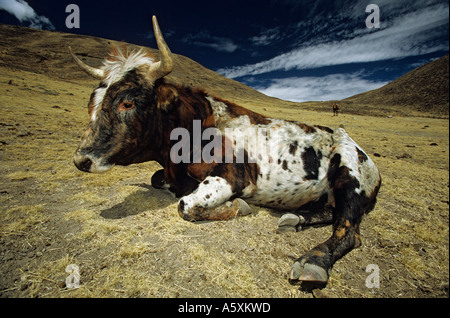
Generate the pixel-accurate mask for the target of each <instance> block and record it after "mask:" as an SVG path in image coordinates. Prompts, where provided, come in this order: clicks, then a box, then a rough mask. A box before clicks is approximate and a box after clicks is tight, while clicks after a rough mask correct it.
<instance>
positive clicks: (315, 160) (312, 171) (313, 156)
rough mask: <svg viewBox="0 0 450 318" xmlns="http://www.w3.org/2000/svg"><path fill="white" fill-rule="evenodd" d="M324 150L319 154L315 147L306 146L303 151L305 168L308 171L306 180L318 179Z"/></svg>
mask: <svg viewBox="0 0 450 318" xmlns="http://www.w3.org/2000/svg"><path fill="white" fill-rule="evenodd" d="M321 159H322V152H320V151H319V153H318V154H317V153H316V151H315V150H314V148H313V147H309V148H306V149H305V151H304V152H303V153H302V160H303V169H304V170H305V172H306V176H305V179H306V180H317V179H318V177H319V168H320V160H321Z"/></svg>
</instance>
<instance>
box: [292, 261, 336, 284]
mask: <svg viewBox="0 0 450 318" xmlns="http://www.w3.org/2000/svg"><path fill="white" fill-rule="evenodd" d="M327 281H328V274H327V271H326V270H325V269H323V268H322V267H320V266H317V265H314V264H308V263H306V264H304V265H301V264H300V263H299V262H295V263H294V265H292V268H291V273H290V274H289V282H290V283H291V284H292V285H300V284H301V283H302V282H308V283H317V284H326V283H327Z"/></svg>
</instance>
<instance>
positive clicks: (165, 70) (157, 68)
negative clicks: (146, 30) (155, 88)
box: [148, 16, 173, 80]
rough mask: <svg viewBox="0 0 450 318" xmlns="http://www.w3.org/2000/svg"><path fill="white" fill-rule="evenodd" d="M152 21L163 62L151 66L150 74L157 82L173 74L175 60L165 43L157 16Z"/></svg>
mask: <svg viewBox="0 0 450 318" xmlns="http://www.w3.org/2000/svg"><path fill="white" fill-rule="evenodd" d="M152 21H153V31H154V33H155V38H156V43H157V44H158V49H159V52H160V59H161V60H160V61H159V62H156V63H153V64H152V65H151V66H150V69H149V72H148V73H149V75H150V77H151V78H152V79H153V80H157V79H160V78H162V77H164V76H166V75H167V74H169V73H170V72H172V69H173V60H172V53H171V52H170V49H169V47H168V46H167V44H166V41H164V38H163V36H162V34H161V30H160V29H159V25H158V20H157V19H156V17H155V16H153V17H152Z"/></svg>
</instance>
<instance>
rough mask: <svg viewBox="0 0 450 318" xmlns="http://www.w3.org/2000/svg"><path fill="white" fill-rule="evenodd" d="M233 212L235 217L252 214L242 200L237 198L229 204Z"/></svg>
mask: <svg viewBox="0 0 450 318" xmlns="http://www.w3.org/2000/svg"><path fill="white" fill-rule="evenodd" d="M231 208H232V209H233V211H236V214H235V215H236V216H245V215H248V214H250V213H251V212H252V209H251V208H250V206H249V205H248V204H247V202H245V201H244V200H242V199H240V198H237V199H234V200H233V203H232V204H231Z"/></svg>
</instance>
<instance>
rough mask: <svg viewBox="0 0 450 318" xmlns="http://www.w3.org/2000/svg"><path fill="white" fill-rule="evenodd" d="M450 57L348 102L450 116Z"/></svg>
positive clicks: (445, 57) (353, 97) (420, 68)
mask: <svg viewBox="0 0 450 318" xmlns="http://www.w3.org/2000/svg"><path fill="white" fill-rule="evenodd" d="M448 71H449V67H448V54H447V55H446V56H444V57H441V58H440V59H437V60H434V61H432V62H430V63H428V64H425V65H422V66H420V67H418V68H416V69H414V70H412V71H411V72H409V73H407V74H405V75H403V76H401V77H399V78H398V79H396V80H394V81H392V82H391V83H389V84H387V85H385V86H383V87H381V88H379V89H375V90H372V91H369V92H366V93H362V94H359V95H355V96H352V97H350V98H347V99H345V100H344V101H346V102H352V103H354V104H359V105H367V104H370V105H382V106H394V107H398V108H400V109H408V108H412V109H414V110H416V111H420V112H426V113H433V114H440V115H448V113H449V102H448V94H449V93H448V87H449V86H448V85H449V83H448Z"/></svg>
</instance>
